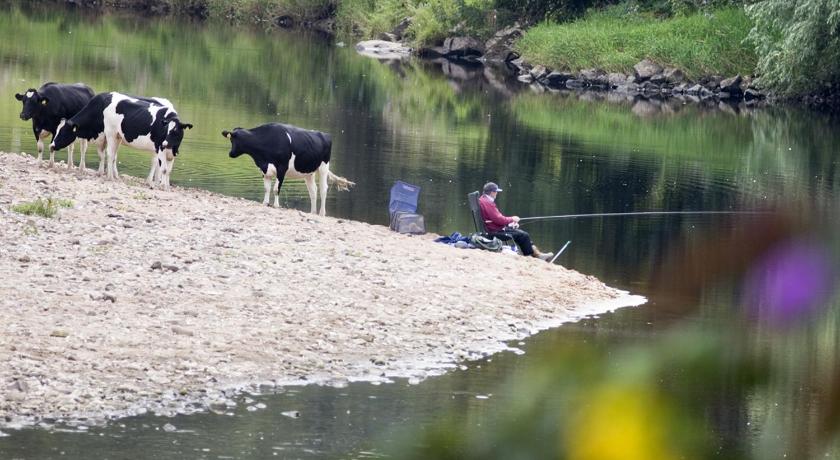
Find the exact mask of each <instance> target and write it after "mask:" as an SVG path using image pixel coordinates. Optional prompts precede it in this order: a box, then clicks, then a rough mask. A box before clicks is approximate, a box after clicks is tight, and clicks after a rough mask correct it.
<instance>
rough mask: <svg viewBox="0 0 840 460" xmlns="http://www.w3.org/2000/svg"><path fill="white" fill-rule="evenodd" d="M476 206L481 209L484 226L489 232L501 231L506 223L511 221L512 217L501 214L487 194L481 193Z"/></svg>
mask: <svg viewBox="0 0 840 460" xmlns="http://www.w3.org/2000/svg"><path fill="white" fill-rule="evenodd" d="M478 206H479V207H480V209H481V218H482V219H484V226H485V227H487V231H488V232H490V233H494V232H498V231H501V230H502V229H503V228H505V226H506V225H507V224H509V223H511V222H513V218H512V217H507V216H505V215H503V214H502V213H501V212H500V211H499V208H498V207H497V206H496V202H495V201H493V200H491V199H490V197H489V196H487V195H481V198H479V199H478Z"/></svg>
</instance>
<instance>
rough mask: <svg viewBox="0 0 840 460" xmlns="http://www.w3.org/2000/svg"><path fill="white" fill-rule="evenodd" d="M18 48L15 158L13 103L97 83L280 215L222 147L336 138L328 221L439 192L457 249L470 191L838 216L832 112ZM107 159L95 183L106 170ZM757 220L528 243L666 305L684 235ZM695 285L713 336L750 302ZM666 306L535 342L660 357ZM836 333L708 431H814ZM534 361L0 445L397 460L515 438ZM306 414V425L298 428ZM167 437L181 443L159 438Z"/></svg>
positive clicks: (77, 24) (191, 57)
mask: <svg viewBox="0 0 840 460" xmlns="http://www.w3.org/2000/svg"><path fill="white" fill-rule="evenodd" d="M21 5H24V6H25V5H28V3H22V4H21ZM0 38H2V39H0V59H2V62H3V63H4V65H3V67H2V68H0V93H2V94H6V95H8V96H9V97H6V98H0V150H11V151H21V150H23V151H28V152H32V151H34V149H35V142H34V139H32V138H31V134H30V129H29V126H28V125H27V124H26V123H23V122H21V121H20V120H19V119H18V117H17V114H18V112H19V110H18V107H17V105H16V104H17V101H15V100H14V98H13V97H11V95H13V94H14V93H15V92H18V91H20V90H21V89H25V88H28V87H37V86H39V85H40V84H41V83H43V82H45V81H51V80H52V81H62V82H73V81H83V82H86V83H88V84H90V85H91V86H93V87H94V88H95V89H96V90H99V91H105V90H121V91H125V92H130V93H136V94H145V95H160V96H166V97H168V98H169V99H171V100H172V101H173V102H174V103H175V105H176V107H177V108H178V110H179V113H181V114H182V116H183V117H184V118H185V119H189V120H191V121H192V122H193V123H194V125H195V129H193V130H192V131H191V132H189V133H188V135H187V136H186V139H185V141H184V144H183V146H182V152H183V155H181V156H180V157H179V160H178V164H177V165H176V167H175V170H174V173H173V176H172V182H173V183H175V184H180V185H186V186H192V187H201V188H206V189H209V190H213V191H216V192H220V193H224V194H228V195H235V196H241V197H245V198H248V199H252V200H261V198H262V193H263V192H262V182H261V180H260V178H259V175H258V174H257V171H256V169H255V168H254V167H253V165H251V164H250V163H248V162H245V161H233V160H230V159H229V158H228V157H227V154H226V153H227V150H228V146H227V141H226V140H225V139H224V138H222V137H221V136H220V134H219V133H220V132H221V130H223V129H230V128H232V127H235V126H256V125H258V124H261V123H265V122H269V121H284V122H289V123H294V124H298V125H300V126H305V127H308V128H312V129H319V130H323V131H327V132H330V133H332V134H333V137H334V152H335V153H334V161H333V165H332V169H333V170H334V171H335V172H336V173H337V174H339V175H342V176H345V177H347V178H349V179H351V180H354V181H355V182H357V184H358V185H357V187H356V188H355V189H353V191H352V192H350V193H337V192H335V191H333V192H332V193H331V194H330V196H329V199H328V202H327V212H328V214H329V215H333V216H340V217H347V218H352V219H358V220H364V221H368V222H373V223H383V224H384V223H386V221H387V195H388V190H389V188H390V186H391V185H392V184H393V182H394V181H395V180H397V179H400V180H404V181H407V182H411V183H415V184H418V185H420V186H421V187H422V188H423V190H422V192H421V198H420V211H421V212H422V213H423V214H424V215H425V217H426V225H427V228H428V229H430V230H432V231H435V232H439V233H450V232H452V231H456V230H457V231H460V232H462V233H463V232H468V231H470V230H471V227H472V223H471V220H470V217H469V214H468V212H467V206H466V194H467V193H469V192H471V191H473V190H476V189H478V187H480V186H481V184H483V183H485V182H487V181H488V180H494V181H496V182H498V183H499V184H501V185H502V186H503V188H504V189H505V192H504V193H503V195H502V196H500V207H501V208H502V209H503V210H505V211H507V212H510V213H516V214H518V215H520V216H540V215H556V214H563V213H591V212H628V211H647V210H744V209H756V208H762V209H763V208H767V207H772V206H773V205H774V204H775V203H777V202H779V201H780V200H781V199H782V198H784V199H785V200H786V202H795V203H800V204H806V205H807V206H809V207H812V208H813V209H811V210H812V211H816V212H827V211H831V210H834V209H835V208H836V206H837V202H836V197H837V168H836V163H837V161H836V155H835V152H834V146H836V145H837V144H838V141H840V139H838V137H840V130H838V129H837V127H838V126H837V125H838V124H837V120H836V119H833V118H828V117H826V116H823V115H819V114H813V113H808V112H802V111H798V110H791V109H780V108H775V109H763V110H755V109H753V108H750V107H738V108H736V109H732V108H727V110H718V109H717V108H710V107H707V106H704V105H702V104H686V105H682V104H679V103H677V101H671V102H666V103H661V102H656V101H639V100H627V99H620V98H616V97H614V96H609V95H591V94H589V95H584V97H583V98H580V97H577V96H575V95H574V94H569V93H562V94H535V93H533V92H532V91H531V90H529V89H528V88H523V87H521V86H519V85H518V84H512V82H511V81H510V80H511V77H510V76H509V75H507V74H505V72H504V71H503V69H492V68H478V67H476V68H459V67H453V66H452V65H450V64H448V63H440V62H438V63H428V62H417V61H407V62H403V63H399V64H397V63H380V62H377V61H373V60H369V59H365V58H360V57H358V56H356V55H355V52H354V51H353V50H352V49H346V48H336V47H333V46H332V45H331V44H330V43H329V42H328V41H326V40H325V39H323V37H319V36H312V35H308V34H305V33H301V32H276V33H269V34H264V33H258V32H249V31H243V30H241V29H236V28H232V27H224V26H219V25H215V26H212V27H206V26H203V25H197V24H178V26H177V27H173V25H172V23H170V22H167V21H159V20H144V19H140V18H135V17H132V16H107V17H87V16H83V15H80V14H77V13H70V12H64V11H58V12H57V11H54V10H52V11H41V10H37V9H29V8H17V7H12V8H10V9H9V10H8V11H7V12H6V14H4V15H2V16H0ZM592 99H595V100H592ZM601 99H603V100H601ZM93 156H95V155H89V158H88V160H89V166H93V167H96V161H97V160H96V158H91V157H93ZM61 159H63V157H61ZM120 160H121V163H122V164H121V166H120V170H121V171H122V172H124V173H128V174H132V175H136V176H143V175H144V174H145V172H146V170H147V169H148V157H147V155H146V154H143V153H139V152H132V151H131V150H130V149H127V148H124V149H121V154H120ZM0 186H1V185H0ZM281 199H282V200H283V202H284V204H285V205H286V206H292V207H296V208H298V209H302V210H306V209H308V206H309V204H308V203H309V201H308V195H307V192H306V190H305V187H304V186H303V185H302V183H300V182H297V183H295V182H287V183H286V184H284V189H283V192H282V196H281ZM740 225H741V224H740V223H738V222H737V221H732V220H728V219H726V218H717V217H714V218H712V217H698V216H659V217H648V218H624V219H579V220H572V221H559V222H543V223H533V224H530V225H529V226H528V227H527V229H528V231H529V232H531V233H532V235H533V236H534V238H535V240H536V241H537V242H539V244H540V246H541V247H545V248H549V249H551V250H554V249H556V248H559V247H560V246H562V245H563V244H564V243H565V242H566V241H567V240H572V245H571V246H570V248H569V249H568V250H567V251H566V252H565V253H564V254H563V256H562V258H561V259H560V262H561V263H563V264H564V265H566V266H569V267H572V268H575V269H578V270H580V271H583V272H585V273H591V274H593V275H595V276H598V277H599V278H601V279H602V280H604V281H606V282H608V283H609V284H612V285H615V286H618V287H623V288H627V289H631V290H633V291H634V292H637V293H640V294H650V285H651V284H650V283H651V281H650V280H651V278H652V277H653V275H654V273H655V272H656V269H657V268H658V267H659V266H661V263H662V261H663V260H664V259H665V258H666V254H667V251H668V250H669V249H670V248H671V247H673V246H674V245H675V244H676V242H677V241H678V240H680V241H691V240H692V239H693V238H697V237H698V235H701V234H708V233H709V232H712V233H714V232H721V233H726V232H729V231H735V230H738V228H739V226H740ZM698 289H699V292H700V296H699V297H698V298H697V299H695V301H694V302H695V304H694V305H693V306H694V307H696V308H698V311H699V312H700V313H699V315H698V316H696V317H691V319H690V320H689V321H691V322H693V323H698V324H699V326H700V327H709V328H714V327H716V326H717V325H718V324H720V323H721V322H726V321H727V320H728V318H729V317H728V315H729V313H728V312H729V311H730V310H731V306H732V305H733V304H734V303H735V301H736V297H737V296H736V293H735V292H733V289H732V287H731V286H727V285H725V283H724V285H721V284H714V283H705V282H704V283H701V285H700V286H699V287H698ZM654 306H655V305H651V306H647V307H643V308H640V309H636V310H632V311H620V312H617V313H615V314H612V315H605V316H604V317H602V318H600V319H598V320H597V321H595V320H589V321H584V322H582V323H579V324H575V325H572V326H570V327H565V328H561V329H560V330H557V331H552V332H548V333H545V334H541V335H540V336H538V337H536V338H534V339H533V340H530V341H529V342H528V343H527V344H526V347H527V348H528V349H529V351H530V352H533V351H535V350H537V349H539V348H540V347H542V346H544V345H545V344H549V343H554V341H555V340H558V339H561V340H566V341H572V342H574V341H581V342H587V343H593V342H594V343H598V344H602V345H603V346H605V347H606V348H607V349H608V350H620V349H622V348H624V347H626V346H627V345H629V344H632V343H638V342H645V341H650V340H653V339H655V338H656V337H658V336H659V335H661V334H662V330H663V329H664V328H665V327H666V326H669V325H671V324H673V323H675V322H677V321H679V320H680V318H681V316H680V315H677V314H670V313H667V312H663V310H659V309H654V308H653V307H654ZM836 318H837V316H836V315H834V316H832V317H829V319H827V320H826V321H824V322H823V323H821V324H820V325H819V326H818V329H817V330H816V333H815V334H813V335H802V336H797V335H793V336H788V337H786V338H785V339H784V340H781V341H770V339H769V338H768V337H767V336H762V335H761V334H759V336H757V337H753V338H752V340H754V341H755V342H756V343H771V345H770V346H769V348H770V350H769V353H770V354H771V356H772V357H773V358H774V363H776V364H778V365H781V366H783V367H784V369H785V371H786V372H785V373H784V374H783V375H785V376H786V377H785V379H784V381H780V382H774V384H773V385H771V386H770V387H767V388H765V389H763V390H761V391H757V392H745V391H743V390H742V388H741V387H739V386H737V385H731V386H729V387H727V388H729V391H724V392H723V393H722V394H719V395H712V396H711V397H710V398H708V399H710V400H712V401H713V402H712V403H710V404H709V406H708V407H707V409H708V414H709V415H708V423H709V425H710V426H712V427H713V429H712V431H713V432H714V433H715V436H716V438H715V439H716V441H715V442H716V443H717V445H719V446H720V448H721V449H723V451H727V450H728V449H729V448H732V449H737V448H738V446H742V445H743V444H741V443H740V441H739V440H741V439H743V437H744V436H756V437H759V436H766V435H767V434H765V433H762V432H761V431H760V430H761V426H762V425H763V421H765V420H766V419H767V418H768V417H783V418H789V419H790V423H796V422H797V421H799V420H801V419H807V417H808V414H809V413H810V412H811V410H812V407H813V406H814V405H817V404H818V402H817V400H816V397H815V396H813V395H812V394H810V393H809V391H810V390H811V389H812V388H813V381H812V380H810V379H809V378H807V375H806V373H807V372H808V368H804V369H803V367H801V366H799V365H798V364H799V363H800V362H802V361H810V362H816V363H820V366H824V367H830V363H833V362H836V360H837V356H838V349H837V346H838V345H837V344H838V343H840V342H838V340H837V331H838V330H840V324H838V323H837V319H836ZM768 334H769V333H768ZM530 352H529V354H528V355H526V356H524V357H515V356H513V355H507V354H506V355H501V356H498V357H494V358H493V359H492V362H484V363H476V365H472V366H471V368H470V369H469V370H468V371H457V372H454V373H452V374H449V375H446V376H443V377H440V378H435V379H432V380H431V381H429V382H424V383H423V384H421V385H416V386H409V385H408V384H407V383H405V382H399V383H397V384H394V385H383V386H371V385H367V384H364V385H357V384H353V385H350V386H349V387H347V388H344V389H330V388H322V387H312V388H302V389H298V390H293V391H286V392H284V393H282V394H280V395H276V396H261V397H255V399H256V400H258V401H261V402H264V403H265V404H266V405H267V406H268V408H267V409H265V410H260V411H256V412H249V411H247V409H245V406H244V405H240V406H239V407H237V408H236V409H235V410H234V411H233V413H234V415H232V416H228V415H216V414H204V415H196V416H189V417H177V418H175V419H172V420H169V419H157V418H154V417H143V418H136V419H129V420H125V421H122V422H120V423H119V424H115V425H113V426H111V427H109V428H106V429H104V430H99V429H93V430H90V432H88V433H82V434H75V433H73V434H69V433H48V432H45V431H39V430H35V431H30V430H27V431H24V432H20V433H15V434H14V435H13V436H11V437H7V438H2V439H0V457H14V456H23V457H32V458H52V457H59V456H62V457H63V458H86V457H88V456H89V453H90V452H98V453H102V455H97V456H103V457H104V456H118V455H119V454H124V453H126V452H129V453H136V452H142V453H144V454H149V455H152V454H155V455H157V454H159V455H174V456H178V455H182V456H186V457H191V458H202V457H206V458H219V457H220V456H221V458H224V457H225V456H230V457H234V458H248V457H260V458H262V457H270V456H274V455H275V454H276V455H277V456H280V457H284V456H293V457H302V458H305V457H313V458H314V457H334V456H340V455H344V454H345V453H347V452H354V453H357V454H358V453H359V452H373V453H374V454H378V453H381V452H383V451H384V450H385V447H387V446H388V445H391V444H393V443H395V442H396V441H395V439H396V438H395V437H393V436H391V435H390V434H387V433H389V432H390V430H392V429H395V428H399V427H404V426H406V425H409V424H410V425H415V424H416V425H419V426H421V429H422V427H424V426H433V425H434V424H435V423H436V421H437V419H438V417H440V414H441V413H443V412H445V411H455V412H456V413H458V414H460V415H459V416H458V417H459V418H458V420H459V421H460V423H462V424H465V425H470V426H478V425H480V426H483V427H492V426H494V425H497V424H499V423H501V422H502V421H503V420H504V419H505V417H506V416H508V415H509V414H508V413H505V409H504V405H503V404H501V402H504V401H509V400H516V399H518V398H524V397H527V395H523V394H517V393H514V392H511V391H510V390H505V389H504V388H500V387H499V386H498V385H499V383H500V382H503V381H504V380H505V379H506V378H507V377H508V376H510V375H517V373H518V372H519V371H520V370H521V369H523V368H524V367H525V366H526V365H527V364H528V363H529V360H530V359H531V358H530V356H531V354H532V353H530ZM478 365H480V366H481V367H480V368H478V367H477V366H478ZM679 372H680V371H679V369H677V370H675V371H674V381H675V382H676V383H675V385H685V386H686V388H688V389H689V390H691V389H693V390H696V391H698V392H701V391H702V388H699V387H697V386H696V383H692V382H685V381H682V380H680V379H679V378H678V377H679ZM733 372H735V370H734V369H733V370H731V372H729V371H728V375H731V373H733ZM724 377H725V376H724ZM691 385H695V386H691ZM792 389H793V390H792ZM489 394H492V396H491V397H489V399H477V398H476V395H489ZM287 410H298V411H300V412H301V417H300V418H299V419H291V418H289V417H285V416H283V415H282V412H283V411H287ZM166 423H172V424H173V425H174V426H175V427H176V428H177V431H175V432H173V433H169V432H165V431H162V427H163V425H164V424H166ZM383 432H384V433H386V434H384V435H383V434H382V433H383ZM204 449H209V450H204ZM62 451H63V452H64V455H61V453H60V452H62ZM357 454H353V455H355V456H358V457H363V456H366V455H369V454H358V455H357Z"/></svg>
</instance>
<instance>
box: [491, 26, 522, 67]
mask: <svg viewBox="0 0 840 460" xmlns="http://www.w3.org/2000/svg"><path fill="white" fill-rule="evenodd" d="M520 38H522V28H521V27H519V24H514V25H512V26H510V27H506V28H504V29H502V30H499V31H498V32H496V33H495V34H493V36H492V37H490V39H489V40H487V41H486V42H485V43H484V50H485V52H484V59H486V60H488V61H507V60H510V56H511V55H512V54H516V52H515V51H513V44H514V43H516V41H517V40H519V39H520ZM517 56H518V55H517Z"/></svg>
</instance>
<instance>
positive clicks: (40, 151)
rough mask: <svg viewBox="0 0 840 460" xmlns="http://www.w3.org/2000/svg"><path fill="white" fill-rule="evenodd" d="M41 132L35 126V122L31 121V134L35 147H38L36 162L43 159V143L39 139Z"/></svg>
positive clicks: (40, 138)
mask: <svg viewBox="0 0 840 460" xmlns="http://www.w3.org/2000/svg"><path fill="white" fill-rule="evenodd" d="M42 132H43V131H41V130H40V129H38V128H37V127H36V126H35V120H32V133H33V134H35V145H37V146H38V161H41V160H43V159H44V141H43V140H42V137H41V133H42Z"/></svg>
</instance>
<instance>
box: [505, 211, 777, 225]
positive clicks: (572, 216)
mask: <svg viewBox="0 0 840 460" xmlns="http://www.w3.org/2000/svg"><path fill="white" fill-rule="evenodd" d="M707 214H767V212H764V211H638V212H599V213H594V214H563V215H559V216H537V217H522V218H520V219H519V225H524V224H527V223H531V222H536V221H540V220H555V219H576V218H579V217H617V216H673V215H707Z"/></svg>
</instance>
